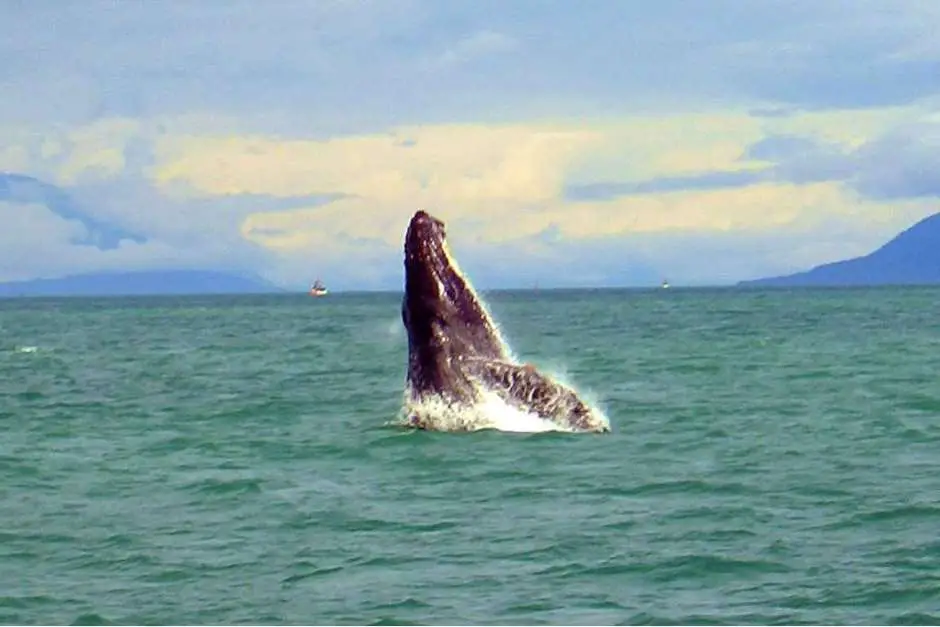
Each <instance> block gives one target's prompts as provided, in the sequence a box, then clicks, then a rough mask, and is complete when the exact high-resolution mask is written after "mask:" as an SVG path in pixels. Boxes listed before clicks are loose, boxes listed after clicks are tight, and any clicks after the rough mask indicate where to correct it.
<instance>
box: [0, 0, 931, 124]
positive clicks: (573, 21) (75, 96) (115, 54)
mask: <svg viewBox="0 0 940 627" xmlns="http://www.w3.org/2000/svg"><path fill="white" fill-rule="evenodd" d="M254 8H255V4H254V3H251V2H248V1H247V0H237V1H234V2H220V1H215V0H208V1H206V2H198V3H182V4H176V5H174V6H172V7H164V6H157V5H155V4H151V3H133V4H129V5H122V6H121V7H119V8H117V9H115V7H114V6H113V3H111V2H109V1H107V0H90V1H89V2H81V3H79V2H61V3H57V4H56V6H55V7H48V6H45V5H44V4H42V3H20V4H18V5H16V6H14V7H8V8H7V18H8V20H9V21H10V23H16V24H17V28H16V29H13V30H11V31H10V32H8V33H7V36H6V37H4V38H3V40H2V41H0V58H2V59H4V63H3V65H2V67H0V82H2V83H3V85H4V88H5V92H6V93H7V94H9V97H7V98H4V99H3V100H2V101H0V119H4V120H9V121H10V122H11V123H14V124H15V123H26V122H34V123H37V122H38V123H46V124H48V123H56V124H62V123H66V124H76V123H83V122H88V121H91V120H94V119H99V118H102V117H150V118H152V117H159V116H174V115H184V114H190V113H193V112H211V113H213V114H222V115H233V116H237V117H240V118H251V117H253V118H255V120H256V121H259V122H261V123H266V122H271V119H272V117H279V116H281V115H285V114H289V115H293V114H295V113H296V112H299V111H302V112H303V116H302V119H300V118H301V116H296V117H297V119H295V124H300V125H302V126H303V128H304V129H305V130H308V131H309V130H317V131H325V130H334V131H335V130H338V129H341V130H342V131H343V132H351V131H353V130H358V131H363V130H372V131H374V130H377V129H378V128H383V127H386V126H392V125H407V124H414V123H419V122H434V123H442V122H455V121H462V122H469V121H492V120H497V119H498V120H501V121H508V120H513V121H519V120H521V119H529V118H532V117H533V116H537V115H544V114H546V113H548V114H562V115H578V114H584V113H588V114H591V115H597V114H600V113H602V112H610V111H611V110H622V109H623V108H624V107H626V108H629V109H631V110H636V111H639V110H646V111H653V110H656V111H666V110H669V111H676V110H683V109H685V110H687V109H689V108H694V109H699V110H703V109H710V110H716V109H722V108H726V107H727V106H740V105H741V104H748V105H750V106H752V107H759V106H766V105H773V104H776V105H794V106H797V107H801V108H807V109H827V108H833V107H835V108H846V107H856V108H857V107H863V106H864V107H871V106H884V105H888V104H903V103H910V102H912V101H914V100H917V99H921V98H924V97H927V96H930V95H931V94H933V95H936V94H937V93H938V84H937V82H936V81H935V80H934V77H935V76H936V74H937V72H936V70H937V63H938V61H940V51H938V46H937V44H936V37H935V35H934V33H935V31H936V28H937V26H938V25H940V16H938V14H937V10H936V8H935V7H934V6H932V5H931V4H930V3H927V2H924V1H921V0H907V1H905V0H898V1H896V2H892V3H891V4H890V6H888V5H885V4H884V3H883V2H875V1H874V0H851V1H850V0H833V1H832V2H827V3H817V2H810V1H809V0H785V1H782V2H775V3H773V5H772V6H767V5H762V4H759V3H742V2H739V1H736V0H715V1H713V2H709V3H707V4H704V3H692V4H690V3H688V2H680V1H677V0H667V1H663V2H658V3H647V4H642V3H641V4H633V3H629V4H620V3H611V4H609V5H603V6H597V7H594V8H593V9H592V10H591V11H584V10H582V9H580V8H578V7H573V6H572V5H570V4H568V3H562V2H526V1H523V2H521V3H504V2H498V1H494V0H487V1H478V2H470V1H469V0H455V1H454V2H447V3H440V2H434V1H433V0H426V1H418V0H413V1H411V0H385V1H383V2H338V1H337V2H313V1H309V2H304V1H297V2H288V3H280V4H279V5H278V6H276V7H274V6H271V7H268V8H267V9H266V10H265V11H261V12H259V11H255V10H254ZM444 68H446V71H442V70H443V69H444ZM275 124H276V123H275ZM266 130H271V129H266Z"/></svg>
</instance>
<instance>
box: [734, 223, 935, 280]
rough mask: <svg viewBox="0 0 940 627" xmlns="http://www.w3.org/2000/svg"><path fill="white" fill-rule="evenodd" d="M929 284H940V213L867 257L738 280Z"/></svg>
mask: <svg viewBox="0 0 940 627" xmlns="http://www.w3.org/2000/svg"><path fill="white" fill-rule="evenodd" d="M928 284H940V213H938V214H934V215H932V216H930V217H929V218H925V219H923V220H921V221H920V222H918V223H917V224H915V225H914V226H912V227H910V228H909V229H907V230H906V231H903V232H902V233H901V234H899V235H898V236H897V237H895V238H894V239H892V240H891V241H890V242H888V243H887V244H885V245H884V246H882V247H881V248H879V249H878V250H876V251H874V252H873V253H870V254H868V255H865V256H864V257H856V258H855V259H847V260H845V261H836V262H834V263H827V264H824V265H821V266H817V267H815V268H813V269H812V270H808V271H806V272H799V273H797V274H791V275H788V276H781V277H771V278H766V279H757V280H754V281H741V282H740V283H738V285H742V286H767V287H797V286H860V285H928Z"/></svg>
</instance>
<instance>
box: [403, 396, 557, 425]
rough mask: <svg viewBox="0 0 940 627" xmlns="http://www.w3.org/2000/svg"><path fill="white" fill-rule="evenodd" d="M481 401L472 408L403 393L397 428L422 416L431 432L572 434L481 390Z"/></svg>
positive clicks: (469, 405)
mask: <svg viewBox="0 0 940 627" xmlns="http://www.w3.org/2000/svg"><path fill="white" fill-rule="evenodd" d="M479 393H480V400H479V401H478V402H476V403H473V404H469V403H467V404H465V403H447V402H446V401H444V400H443V399H441V398H439V397H429V398H424V399H421V400H414V399H412V398H411V395H410V392H409V391H406V392H405V402H404V406H403V408H402V413H401V415H400V417H399V420H398V422H397V424H398V426H403V427H408V426H414V425H413V424H412V423H411V422H410V420H409V417H410V416H415V415H418V416H421V418H422V422H423V423H424V424H425V426H426V428H429V429H431V430H433V431H483V430H486V429H493V430H496V431H506V432H512V433H544V432H547V431H563V432H566V433H571V432H573V431H574V430H573V429H571V428H569V427H565V426H562V425H560V424H557V423H555V422H552V421H551V420H547V419H545V418H542V417H540V416H537V415H536V414H533V413H531V412H527V411H524V410H522V409H520V408H518V407H513V406H512V405H510V404H508V403H507V402H506V401H505V400H503V399H502V398H500V396H499V395H498V394H496V393H495V392H493V391H491V390H487V389H480V390H479Z"/></svg>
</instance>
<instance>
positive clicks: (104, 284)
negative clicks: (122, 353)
mask: <svg viewBox="0 0 940 627" xmlns="http://www.w3.org/2000/svg"><path fill="white" fill-rule="evenodd" d="M282 291H284V290H282V289H280V288H279V287H277V286H275V285H272V284H271V283H268V282H267V281H264V280H263V279H260V278H252V277H244V276H239V275H235V274H226V273H224V272H214V271H209V270H145V271H139V272H99V273H94V274H78V275H74V276H67V277H62V278H58V279H33V280H29V281H11V282H9V283H0V297H7V298H8V297H14V296H119V295H127V296H139V295H145V294H153V295H161V294H166V295H169V294H180V295H182V294H264V293H272V292H282Z"/></svg>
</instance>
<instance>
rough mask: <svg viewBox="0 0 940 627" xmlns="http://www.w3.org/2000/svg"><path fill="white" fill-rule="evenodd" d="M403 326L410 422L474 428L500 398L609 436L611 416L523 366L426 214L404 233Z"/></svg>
mask: <svg viewBox="0 0 940 627" xmlns="http://www.w3.org/2000/svg"><path fill="white" fill-rule="evenodd" d="M404 249H405V250H404V252H405V294H404V298H403V299H402V309H401V315H402V322H403V323H404V325H405V329H406V331H407V333H408V370H407V379H406V385H405V407H404V412H405V413H404V418H405V421H406V423H407V424H408V425H410V426H411V427H415V428H418V429H427V430H437V431H464V430H475V429H478V428H485V427H486V426H491V425H487V424H486V419H485V416H482V414H485V413H486V411H487V408H488V407H489V408H492V407H493V405H492V402H493V401H494V400H495V401H496V402H497V403H501V404H502V406H503V407H506V406H508V407H510V408H512V409H514V410H516V411H518V412H521V413H522V414H527V415H529V416H535V417H537V418H539V419H541V420H542V421H547V422H548V423H550V424H551V426H552V427H553V428H554V429H555V430H563V431H572V432H609V431H610V424H609V422H608V421H607V418H606V417H605V416H604V415H603V414H602V413H601V412H600V411H598V410H596V409H595V408H593V407H591V406H590V405H588V404H587V403H585V402H584V401H583V400H581V398H580V397H579V396H578V394H577V393H576V392H575V391H574V390H573V389H571V388H570V387H568V386H566V385H564V384H562V383H560V382H558V381H555V380H554V379H552V378H551V377H549V376H547V375H545V374H543V373H541V372H539V371H538V370H537V369H536V368H535V367H534V366H532V365H530V364H521V363H518V362H517V361H516V360H515V359H514V358H513V356H512V355H511V354H510V351H509V349H508V348H507V346H506V343H505V342H504V341H503V339H502V337H501V336H500V333H499V330H498V328H497V327H496V325H495V324H494V323H493V319H492V318H491V316H490V314H489V312H488V311H487V310H486V308H485V306H484V305H483V303H482V301H481V300H480V299H479V298H478V296H477V294H476V293H475V291H474V289H473V287H472V285H471V284H470V282H469V281H468V280H467V279H466V278H465V277H464V275H463V273H462V272H461V271H460V269H459V268H458V266H457V263H456V261H455V260H454V259H453V257H452V256H451V254H450V251H449V250H448V247H447V241H446V235H445V229H444V223H443V222H442V221H441V220H439V219H437V218H435V217H433V216H431V215H430V214H428V213H426V212H424V211H418V212H416V213H415V214H414V216H413V217H412V218H411V221H410V222H409V224H408V230H407V232H406V233H405V245H404Z"/></svg>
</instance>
